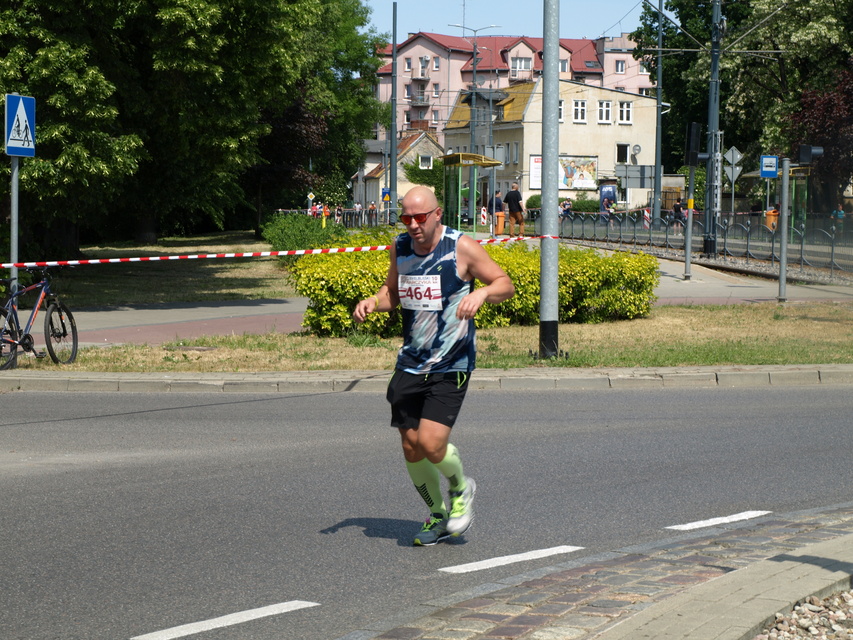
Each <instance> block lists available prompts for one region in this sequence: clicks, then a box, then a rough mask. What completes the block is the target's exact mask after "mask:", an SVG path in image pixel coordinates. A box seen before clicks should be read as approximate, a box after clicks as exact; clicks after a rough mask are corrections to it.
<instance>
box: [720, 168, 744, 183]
mask: <svg viewBox="0 0 853 640" xmlns="http://www.w3.org/2000/svg"><path fill="white" fill-rule="evenodd" d="M723 171H725V172H726V175H727V176H728V177H729V182H731V183H732V184H734V183H735V181H736V180H737V178H738V176H739V175H740V172H741V171H743V167H742V166H740V165H739V164H729V165H726V166H725V167H723Z"/></svg>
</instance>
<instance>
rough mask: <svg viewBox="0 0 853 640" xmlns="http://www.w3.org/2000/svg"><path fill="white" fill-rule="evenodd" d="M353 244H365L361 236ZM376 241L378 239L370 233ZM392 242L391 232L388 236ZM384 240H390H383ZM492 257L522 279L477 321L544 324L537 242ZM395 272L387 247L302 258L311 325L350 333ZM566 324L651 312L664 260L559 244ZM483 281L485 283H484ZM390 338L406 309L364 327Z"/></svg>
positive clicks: (300, 280)
mask: <svg viewBox="0 0 853 640" xmlns="http://www.w3.org/2000/svg"><path fill="white" fill-rule="evenodd" d="M353 240H354V241H353V242H351V243H350V245H351V246H364V244H360V243H359V241H358V240H359V239H358V237H354V239H353ZM370 240H371V241H373V242H371V243H370V244H376V242H375V241H376V238H375V237H372V238H370ZM387 243H390V237H389V239H388V242H387ZM383 244H385V243H383ZM486 251H488V252H489V254H490V255H491V256H492V258H493V259H494V260H495V262H497V263H498V264H499V265H500V266H501V268H503V270H504V271H506V273H507V275H509V277H510V278H511V279H512V281H513V283H514V284H515V296H514V297H512V298H510V299H509V300H507V301H505V302H503V303H501V304H498V305H489V304H486V305H483V308H482V309H480V311H479V312H478V313H477V318H476V322H477V326H478V327H505V326H509V325H534V324H537V323H538V322H539V265H540V253H539V250H538V248H530V247H528V246H527V245H525V244H524V243H520V242H519V243H513V244H512V245H510V246H496V245H489V246H487V247H486ZM387 272H388V252H387V251H371V252H364V253H345V254H324V255H315V256H305V257H302V258H300V259H299V260H298V261H297V262H296V264H295V265H294V266H293V268H292V270H291V277H292V280H293V283H294V285H295V287H296V291H297V292H298V293H299V294H300V295H303V296H305V297H307V298H309V300H310V304H309V307H308V310H307V311H306V312H305V322H304V324H305V326H306V327H308V328H309V329H310V330H311V331H313V332H314V333H316V334H317V335H321V336H343V335H346V334H347V333H349V332H350V331H351V329H352V327H353V320H352V310H353V309H354V308H355V305H356V303H357V302H358V301H359V300H363V299H365V298H368V297H370V296H372V295H373V294H374V293H376V291H377V290H378V289H379V287H381V286H382V283H383V282H384V280H385V275H386V273H387ZM558 272H559V276H558V305H559V320H560V322H603V321H606V320H621V319H630V318H637V317H642V316H645V315H648V313H649V311H650V310H651V306H652V304H653V303H654V301H655V299H656V298H655V294H654V290H655V287H656V286H657V284H658V280H659V276H658V262H657V259H656V258H654V257H653V256H649V255H645V254H628V253H616V254H613V255H611V256H601V255H599V254H597V253H595V252H594V251H592V250H582V249H567V248H565V247H560V251H559V268H558ZM480 286H481V285H480ZM362 328H363V330H364V331H366V332H369V333H372V334H376V335H380V336H383V337H388V336H395V335H397V336H398V335H400V334H401V332H402V321H401V317H400V314H399V313H398V312H396V311H394V312H392V313H375V314H371V315H370V316H368V318H367V321H366V322H365V323H364V324H363V325H362Z"/></svg>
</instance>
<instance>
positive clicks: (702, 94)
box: [632, 0, 853, 170]
mask: <svg viewBox="0 0 853 640" xmlns="http://www.w3.org/2000/svg"><path fill="white" fill-rule="evenodd" d="M665 7H666V11H667V12H668V13H670V14H672V15H673V17H674V21H675V22H676V23H677V24H678V25H679V27H680V29H679V28H676V27H675V26H673V25H671V24H668V26H667V27H666V30H665V38H664V48H666V49H676V50H678V49H684V50H686V49H699V48H701V49H703V50H702V51H701V52H698V53H695V52H687V51H685V52H684V53H679V52H677V51H676V52H673V51H669V52H667V53H666V57H665V60H664V82H663V92H664V100H665V101H666V102H668V103H670V104H671V105H672V108H671V109H670V111H669V113H667V115H666V116H665V117H664V123H665V124H664V126H665V131H666V133H665V135H664V158H665V165H666V166H667V169H669V170H673V169H675V168H677V167H678V165H680V163H681V154H682V151H683V148H684V146H683V145H684V135H685V130H686V123H687V122H688V121H691V120H692V121H695V122H700V123H706V122H707V104H708V81H709V79H710V63H709V55H708V50H707V48H708V46H709V42H710V30H711V9H712V2H711V1H710V0H668V1H667V2H666V5H665ZM723 15H724V17H725V19H726V21H725V32H724V36H723V55H722V57H721V69H720V79H721V86H720V95H721V113H720V127H721V129H722V130H723V131H724V133H725V143H724V144H725V146H730V145H732V144H734V145H736V146H737V147H738V148H739V149H741V150H742V151H745V152H746V155H747V162H752V163H753V164H756V166H757V159H758V155H759V154H760V153H762V152H764V153H774V152H775V153H789V152H790V146H791V141H790V140H789V139H788V136H787V133H788V129H789V127H788V122H789V121H788V119H787V115H788V114H790V113H791V112H792V111H794V110H796V109H797V108H798V105H799V98H800V94H801V92H802V91H803V90H804V89H809V88H815V87H819V86H822V85H824V84H825V83H826V82H827V80H828V79H829V78H834V77H835V76H836V75H837V74H838V72H839V70H840V69H841V68H843V67H844V66H845V65H846V63H847V60H848V59H849V57H850V56H851V54H853V47H851V44H853V39H851V33H853V31H851V26H853V24H851V21H853V17H851V10H850V1H849V0H788V1H787V2H784V3H779V2H778V1H777V0H748V1H745V2H723ZM656 27H657V18H656V13H655V12H654V11H652V10H651V9H650V8H648V5H647V8H646V9H645V10H644V14H643V16H642V26H641V27H640V29H638V30H637V31H636V32H635V33H634V34H632V35H633V36H634V38H635V40H636V41H637V42H638V43H639V44H640V47H641V48H640V51H639V54H638V55H645V56H653V54H654V49H656V46H657V32H656ZM688 34H689V35H688ZM698 45H701V47H699V46H698ZM647 60H648V61H649V62H650V64H652V66H653V65H654V63H655V62H654V58H653V57H648V58H647Z"/></svg>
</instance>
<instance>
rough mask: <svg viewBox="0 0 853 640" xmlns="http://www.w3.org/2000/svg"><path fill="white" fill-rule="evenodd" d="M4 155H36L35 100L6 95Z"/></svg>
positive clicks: (29, 156) (28, 156)
mask: <svg viewBox="0 0 853 640" xmlns="http://www.w3.org/2000/svg"><path fill="white" fill-rule="evenodd" d="M4 140H5V141H6V155H7V156H24V157H27V158H32V157H34V156H35V155H36V99H35V98H30V97H27V96H19V95H14V94H8V93H7V94H6V137H5V138H4Z"/></svg>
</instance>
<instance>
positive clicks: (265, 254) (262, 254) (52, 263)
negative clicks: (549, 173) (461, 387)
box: [0, 236, 559, 269]
mask: <svg viewBox="0 0 853 640" xmlns="http://www.w3.org/2000/svg"><path fill="white" fill-rule="evenodd" d="M542 238H550V239H559V236H525V238H524V239H525V240H539V239H542ZM516 239H521V238H504V239H502V240H501V239H498V238H490V239H488V240H478V242H479V243H480V244H494V243H498V242H513V241H515V240H516ZM390 247H391V245H387V244H382V245H378V246H375V247H339V248H334V249H294V250H291V251H255V252H252V253H199V254H195V255H177V256H145V257H140V258H96V259H92V260H45V261H39V262H3V263H0V268H2V269H9V268H11V267H17V268H19V269H28V268H31V267H76V266H79V265H87V264H114V263H121V262H158V261H162V260H206V259H212V258H269V257H278V256H310V255H317V254H322V253H354V252H356V251H387V250H388V249H389V248H390Z"/></svg>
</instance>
